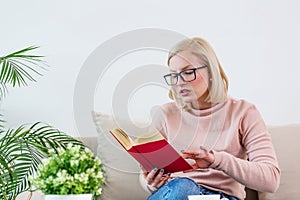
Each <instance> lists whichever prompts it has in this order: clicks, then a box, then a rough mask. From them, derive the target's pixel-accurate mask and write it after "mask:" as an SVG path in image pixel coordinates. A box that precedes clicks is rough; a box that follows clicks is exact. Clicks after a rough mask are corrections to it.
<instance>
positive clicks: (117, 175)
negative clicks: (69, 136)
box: [18, 113, 300, 200]
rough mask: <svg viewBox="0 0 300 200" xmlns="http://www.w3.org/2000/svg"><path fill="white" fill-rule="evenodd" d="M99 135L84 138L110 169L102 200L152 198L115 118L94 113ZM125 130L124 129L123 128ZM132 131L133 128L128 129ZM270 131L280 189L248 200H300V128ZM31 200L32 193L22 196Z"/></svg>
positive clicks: (254, 194)
mask: <svg viewBox="0 0 300 200" xmlns="http://www.w3.org/2000/svg"><path fill="white" fill-rule="evenodd" d="M94 121H95V124H96V128H97V131H98V133H99V135H98V136H95V137H89V138H81V140H82V141H83V142H84V143H85V144H86V145H87V146H89V147H90V148H91V149H92V151H93V152H95V153H96V154H97V155H98V156H99V157H100V158H101V160H102V162H103V163H104V165H105V170H106V185H105V186H104V187H103V193H102V195H101V198H100V199H102V200H142V199H146V198H147V196H148V195H149V194H148V193H147V192H146V191H144V190H143V189H142V188H141V186H140V185H139V180H138V175H139V165H138V163H137V162H136V161H135V160H134V159H133V158H131V157H130V155H128V154H127V153H126V152H124V151H123V149H122V147H121V146H120V145H119V144H118V143H117V142H116V141H115V140H114V139H113V138H112V136H111V135H110V134H109V133H108V130H111V129H113V128H115V127H117V126H116V122H117V121H116V120H113V119H112V118H111V116H109V115H105V114H101V113H94ZM126 123H132V122H127V121H122V122H121V123H120V120H119V121H118V125H120V124H122V125H123V126H124V125H125V126H126ZM122 128H123V127H122ZM127 131H130V128H128V129H127ZM269 131H270V133H271V136H272V140H273V144H274V146H275V150H276V153H277V156H278V160H279V165H280V168H281V171H282V176H281V183H280V187H279V190H278V191H277V192H276V193H274V194H270V193H257V192H256V191H252V190H247V198H246V199H247V200H257V199H259V200H283V199H289V200H298V199H299V198H300V192H299V189H298V186H299V185H300V172H299V170H298V166H299V165H300V156H299V155H298V152H299V150H300V143H299V142H300V125H286V126H270V127H269ZM18 199H19V200H21V199H22V200H28V193H24V194H22V195H20V196H19V197H18ZM31 199H32V200H40V199H43V198H42V195H41V193H40V192H35V193H34V194H33V196H32V198H31Z"/></svg>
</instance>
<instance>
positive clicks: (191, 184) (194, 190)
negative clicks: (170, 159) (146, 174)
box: [147, 178, 238, 200]
mask: <svg viewBox="0 0 300 200" xmlns="http://www.w3.org/2000/svg"><path fill="white" fill-rule="evenodd" d="M199 194H200V195H201V194H204V195H205V194H220V196H221V199H222V198H227V199H228V200H238V199H237V198H236V197H233V196H229V195H227V194H224V193H222V192H217V191H213V190H209V189H207V188H205V187H202V186H200V185H198V184H197V183H195V181H193V180H192V179H189V178H174V179H172V180H171V181H169V182H167V183H166V184H164V185H163V186H161V187H160V188H159V189H158V190H156V191H155V192H153V193H152V194H151V195H150V196H149V197H148V199H147V200H188V195H199Z"/></svg>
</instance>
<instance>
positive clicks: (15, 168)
mask: <svg viewBox="0 0 300 200" xmlns="http://www.w3.org/2000/svg"><path fill="white" fill-rule="evenodd" d="M68 143H74V144H78V145H81V146H83V144H82V143H81V142H80V141H78V140H76V139H74V138H72V137H71V136H68V135H66V134H65V133H62V132H61V131H59V130H57V129H55V128H53V127H51V126H49V125H45V124H42V123H39V122H38V123H35V124H33V125H32V126H31V127H29V128H26V127H25V126H20V127H19V128H17V129H16V130H13V129H9V130H7V131H6V132H5V134H4V136H3V137H2V138H0V152H1V153H0V188H1V189H0V199H14V198H15V197H16V196H17V195H18V194H20V193H21V192H23V191H26V190H28V189H29V188H30V183H29V181H28V177H29V176H31V175H33V174H34V173H35V171H36V170H37V169H38V165H39V164H40V163H41V162H42V159H43V158H45V157H47V155H48V149H49V148H55V149H57V148H58V147H62V148H66V146H67V144H68Z"/></svg>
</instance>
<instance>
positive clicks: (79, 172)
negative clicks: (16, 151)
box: [30, 144, 104, 200]
mask: <svg viewBox="0 0 300 200" xmlns="http://www.w3.org/2000/svg"><path fill="white" fill-rule="evenodd" d="M102 167H103V166H102V164H101V162H100V160H99V158H97V157H95V156H94V155H93V153H92V152H91V151H90V150H89V149H88V148H86V147H85V148H82V146H78V145H72V144H69V145H68V146H67V148H66V149H63V148H59V149H58V151H57V152H56V151H54V150H51V151H50V156H49V157H48V158H46V159H44V160H43V164H42V165H40V166H39V170H38V172H37V174H36V176H35V177H31V179H30V180H31V182H32V184H33V185H34V186H35V187H37V188H38V189H39V190H41V191H42V192H43V193H44V195H45V196H44V197H45V200H77V199H78V200H79V199H82V200H88V199H90V200H91V199H92V197H94V198H93V199H97V197H98V195H100V194H101V190H102V188H101V187H102V185H103V184H104V172H103V168H102Z"/></svg>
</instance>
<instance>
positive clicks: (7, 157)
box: [0, 46, 83, 200]
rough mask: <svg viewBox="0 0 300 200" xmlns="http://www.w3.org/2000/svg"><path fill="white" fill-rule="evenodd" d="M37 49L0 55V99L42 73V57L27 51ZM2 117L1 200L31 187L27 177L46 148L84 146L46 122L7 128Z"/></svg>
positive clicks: (45, 155)
mask: <svg viewBox="0 0 300 200" xmlns="http://www.w3.org/2000/svg"><path fill="white" fill-rule="evenodd" d="M37 48H38V47H36V46H31V47H28V48H25V49H22V50H20V51H16V52H14V53H11V54H8V55H6V56H3V57H0V101H2V100H3V99H4V97H5V96H6V94H7V92H8V89H7V86H8V85H11V86H13V87H15V86H26V85H27V84H28V83H27V82H28V81H35V78H34V77H33V74H35V75H41V73H40V72H38V70H39V69H43V68H44V67H45V66H46V65H45V64H44V61H43V60H42V58H43V56H38V55H32V54H30V53H29V52H31V51H32V50H35V49H37ZM2 118H3V116H2V115H1V114H0V199H3V200H14V199H16V197H17V195H18V194H20V193H22V192H24V191H27V190H30V188H31V185H30V182H29V180H28V177H29V176H31V175H32V174H34V172H35V171H36V170H37V169H38V165H39V164H40V163H41V162H42V159H43V158H45V157H47V156H48V154H49V148H52V149H54V150H55V149H58V148H66V146H67V144H69V143H74V144H77V145H80V146H83V144H82V143H81V142H80V141H78V140H76V139H74V138H72V137H71V136H68V135H67V134H65V133H63V132H61V131H59V130H58V129H56V128H54V127H52V126H49V125H47V124H45V123H41V122H36V123H34V124H33V125H28V126H25V125H21V126H20V127H18V128H15V129H10V128H7V127H5V123H4V120H3V119H2Z"/></svg>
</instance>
